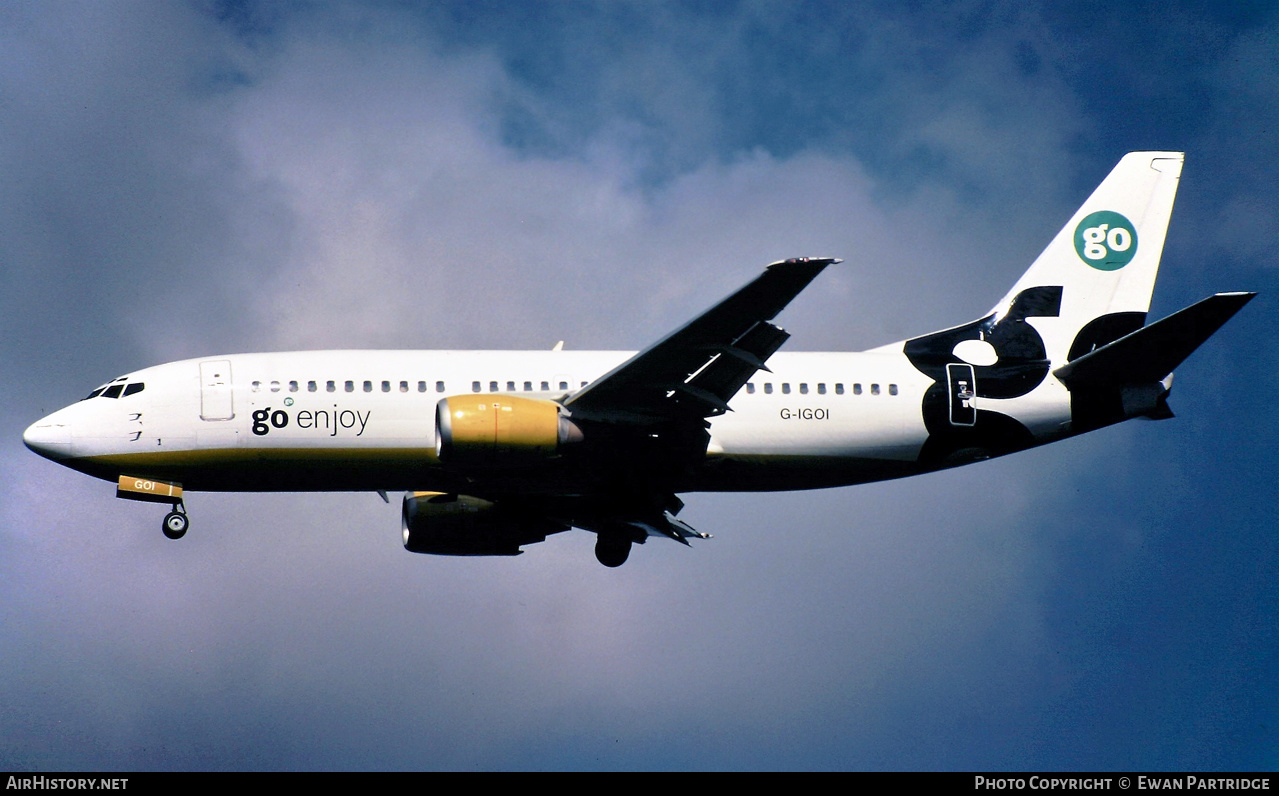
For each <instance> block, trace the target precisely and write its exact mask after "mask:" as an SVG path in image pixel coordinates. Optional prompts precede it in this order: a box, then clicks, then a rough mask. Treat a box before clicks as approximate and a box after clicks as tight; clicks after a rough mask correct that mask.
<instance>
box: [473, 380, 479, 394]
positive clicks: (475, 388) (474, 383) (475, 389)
mask: <svg viewBox="0 0 1279 796" xmlns="http://www.w3.org/2000/svg"><path fill="white" fill-rule="evenodd" d="M479 391H480V383H479V382H478V381H473V382H471V392H479Z"/></svg>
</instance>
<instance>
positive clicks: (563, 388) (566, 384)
mask: <svg viewBox="0 0 1279 796" xmlns="http://www.w3.org/2000/svg"><path fill="white" fill-rule="evenodd" d="M560 389H561V390H567V389H568V382H566V381H562V382H560Z"/></svg>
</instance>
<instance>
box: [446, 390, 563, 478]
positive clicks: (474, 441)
mask: <svg viewBox="0 0 1279 796" xmlns="http://www.w3.org/2000/svg"><path fill="white" fill-rule="evenodd" d="M581 439H582V431H581V429H579V428H578V427H577V425H576V424H574V423H573V421H572V420H570V419H568V417H566V416H565V414H564V408H563V407H561V406H560V405H559V404H557V403H555V402H554V401H545V400H540V399H536V398H521V397H519V396H515V395H498V394H487V395H454V396H451V397H449V398H445V399H443V400H442V401H440V402H439V404H438V405H437V406H436V410H435V453H436V455H437V456H438V457H439V459H440V461H441V462H443V463H444V464H449V465H465V466H490V467H493V466H499V467H500V466H510V465H522V464H530V463H535V462H539V461H543V460H545V459H548V458H552V457H555V456H558V455H559V454H560V452H561V450H562V449H563V448H564V446H566V445H571V444H573V443H576V442H580V441H581Z"/></svg>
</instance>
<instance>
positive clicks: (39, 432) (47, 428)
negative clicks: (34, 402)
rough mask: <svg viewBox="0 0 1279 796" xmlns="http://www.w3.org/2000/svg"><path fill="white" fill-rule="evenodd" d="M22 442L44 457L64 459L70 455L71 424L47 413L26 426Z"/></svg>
mask: <svg viewBox="0 0 1279 796" xmlns="http://www.w3.org/2000/svg"><path fill="white" fill-rule="evenodd" d="M22 442H23V444H25V445H26V446H27V447H28V448H30V449H31V450H33V451H35V452H36V453H38V454H40V455H41V456H43V457H45V458H46V459H54V460H57V459H65V458H67V457H69V456H70V455H71V426H69V425H68V424H66V423H65V422H61V421H59V420H58V418H56V417H55V416H54V415H49V416H48V417H46V418H45V419H43V420H37V421H36V422H34V423H32V424H31V425H29V426H27V430H26V431H24V432H22Z"/></svg>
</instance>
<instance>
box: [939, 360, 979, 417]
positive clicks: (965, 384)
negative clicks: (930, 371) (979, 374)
mask: <svg viewBox="0 0 1279 796" xmlns="http://www.w3.org/2000/svg"><path fill="white" fill-rule="evenodd" d="M946 381H947V383H948V385H949V387H950V424H951V425H952V426H973V425H976V424H977V378H976V375H975V374H974V373H973V366H972V365H969V364H966V363H960V362H952V363H951V364H949V365H947V366H946Z"/></svg>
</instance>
